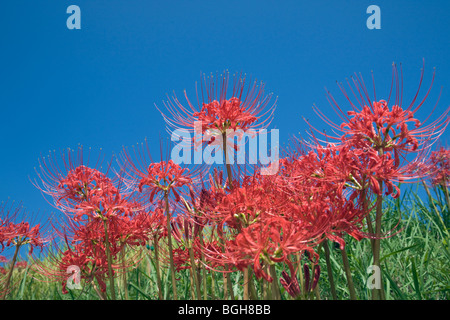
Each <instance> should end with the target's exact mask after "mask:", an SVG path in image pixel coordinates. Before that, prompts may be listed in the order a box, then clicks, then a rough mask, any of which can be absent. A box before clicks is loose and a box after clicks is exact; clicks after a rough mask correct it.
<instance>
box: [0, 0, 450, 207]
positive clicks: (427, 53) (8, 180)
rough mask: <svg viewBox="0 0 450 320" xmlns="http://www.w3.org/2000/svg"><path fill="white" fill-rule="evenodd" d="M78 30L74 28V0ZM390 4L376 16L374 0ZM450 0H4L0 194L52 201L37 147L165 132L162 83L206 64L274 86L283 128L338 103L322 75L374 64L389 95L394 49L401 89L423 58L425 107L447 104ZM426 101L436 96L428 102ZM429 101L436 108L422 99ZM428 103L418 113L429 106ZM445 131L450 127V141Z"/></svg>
mask: <svg viewBox="0 0 450 320" xmlns="http://www.w3.org/2000/svg"><path fill="white" fill-rule="evenodd" d="M71 4H75V5H78V6H79V7H80V9H81V30H68V29H67V27H66V19H67V18H68V16H69V14H67V13H66V9H67V7H68V6H69V5H71ZM371 4H375V5H378V6H379V7H380V8H381V29H380V30H369V29H368V28H367V27H366V20H367V18H368V17H369V14H367V13H366V9H367V7H368V6H369V5H371ZM449 15H450V2H449V1H436V0H433V1H387V0H383V1H382V0H376V1H364V0H351V1H348V0H345V1H344V0H339V1H324V0H316V1H298V0H297V1H265V0H254V1H246V0H240V1H234V0H227V1H194V0H191V1H148V0H127V1H123V0H122V1H117V0H108V1H100V0H95V1H92V0H89V1H87V0H71V1H64V0H60V1H50V0H33V1H30V0H29V1H4V2H2V5H1V17H0V46H1V50H0V66H1V78H0V106H1V111H2V112H1V117H0V139H1V150H2V151H1V152H2V155H1V157H0V181H1V183H0V201H4V200H7V199H8V197H10V198H11V199H14V200H16V201H23V203H24V205H25V206H26V207H27V208H29V209H30V210H38V209H39V210H40V211H41V212H42V211H43V212H49V211H51V210H52V208H51V207H50V206H49V205H48V204H47V203H46V202H45V201H44V199H43V197H42V196H41V194H40V192H39V191H38V190H37V189H36V188H35V187H34V186H33V185H32V184H31V183H30V181H29V179H30V177H31V178H34V177H35V174H34V167H35V166H37V165H38V157H39V156H40V155H41V154H42V155H47V154H48V151H49V150H57V151H58V150H61V149H65V148H67V147H71V148H75V147H76V146H77V145H78V144H79V143H80V144H83V145H84V146H85V147H92V148H93V149H98V148H100V147H101V148H103V151H104V153H105V154H106V155H107V156H109V155H111V154H112V153H113V152H116V153H117V152H119V151H120V149H121V147H122V145H125V146H130V145H133V144H136V143H140V142H142V141H143V140H144V138H145V137H147V138H148V139H149V140H150V141H154V142H155V148H154V150H155V153H157V152H158V150H159V148H158V146H157V144H158V139H159V136H160V135H165V130H164V126H165V124H164V121H163V119H162V118H161V116H160V115H159V113H158V111H157V110H156V108H155V107H154V103H156V104H158V105H161V102H162V100H164V99H165V95H166V93H171V92H172V91H173V90H174V91H175V92H176V93H178V94H179V95H181V94H182V90H184V89H186V90H187V91H188V94H191V96H193V95H194V94H195V86H194V84H195V81H198V80H199V76H200V72H205V73H210V72H216V71H222V70H224V69H228V70H229V71H230V72H235V71H243V72H245V73H247V74H251V75H252V76H253V77H256V78H257V79H259V80H262V81H264V83H265V85H266V89H267V91H268V92H273V93H274V95H276V96H278V107H277V112H276V115H275V120H274V122H273V127H276V128H279V129H280V140H281V141H280V142H281V143H282V142H286V141H287V139H288V137H289V135H291V134H296V133H298V132H303V131H304V130H305V129H306V125H305V123H304V122H303V120H302V118H301V117H302V116H305V117H308V118H309V119H310V120H311V121H312V123H313V124H315V125H316V126H317V127H318V128H322V129H326V128H327V127H326V125H325V124H323V123H322V122H321V121H320V120H318V118H317V116H315V115H314V114H313V113H312V110H311V106H312V105H313V103H315V104H317V105H318V106H319V107H320V108H321V109H322V110H324V112H326V113H329V114H330V115H332V114H333V112H332V110H331V107H330V106H329V105H328V102H327V100H326V98H325V95H324V93H325V91H324V87H327V88H328V89H329V90H330V91H331V92H332V93H334V95H335V96H337V97H340V98H341V96H340V94H339V93H340V91H339V89H338V87H337V86H336V84H335V81H336V80H339V81H344V80H345V78H346V77H348V76H350V75H352V74H353V73H354V72H361V73H362V75H363V76H364V77H365V79H366V80H367V82H370V72H371V70H373V71H374V74H375V79H376V83H377V95H378V97H379V98H381V97H382V96H383V94H387V93H388V89H389V85H390V81H391V64H392V62H397V63H402V65H403V71H404V88H405V92H404V95H405V101H409V100H410V99H412V94H413V93H414V92H415V90H416V89H417V86H418V82H419V76H420V68H421V67H422V59H423V58H425V62H426V73H425V80H424V86H425V87H426V86H427V85H428V84H429V82H430V80H431V76H432V68H433V67H436V69H437V76H436V82H435V85H434V88H433V91H432V94H431V95H430V98H429V100H428V103H427V104H426V105H425V107H424V109H427V108H429V107H431V106H433V105H434V103H435V101H436V97H437V95H438V92H439V89H440V87H441V86H443V94H442V97H441V101H440V103H439V106H438V110H437V111H436V112H437V114H438V113H439V112H442V111H443V110H445V109H446V108H447V107H448V105H449V104H450V59H449V57H450V42H449V34H450V19H449ZM425 111H426V110H425ZM423 114H426V112H424V113H423ZM419 115H420V114H419ZM448 137H449V133H448V131H447V132H446V133H445V136H444V139H446V140H447V142H448Z"/></svg>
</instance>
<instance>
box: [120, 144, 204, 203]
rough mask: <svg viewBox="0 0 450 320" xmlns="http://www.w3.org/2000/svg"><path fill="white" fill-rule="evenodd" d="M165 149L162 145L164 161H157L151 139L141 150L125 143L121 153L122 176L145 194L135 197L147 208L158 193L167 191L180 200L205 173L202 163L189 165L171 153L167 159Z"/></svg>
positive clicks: (134, 188)
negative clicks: (150, 143)
mask: <svg viewBox="0 0 450 320" xmlns="http://www.w3.org/2000/svg"><path fill="white" fill-rule="evenodd" d="M162 149H163V146H162V145H161V161H160V162H155V161H153V158H152V156H151V154H150V151H149V146H148V143H147V141H145V145H144V144H142V148H139V149H138V150H136V148H134V147H133V151H132V152H130V151H129V150H128V149H127V148H125V147H124V148H123V152H122V153H121V158H120V161H119V162H120V167H121V172H122V175H121V179H122V181H123V182H124V183H125V185H126V186H127V187H128V189H130V190H133V191H139V193H141V194H142V196H143V197H138V196H137V195H136V194H134V198H135V199H137V200H138V201H140V202H141V204H142V206H143V207H144V208H145V209H149V208H150V207H151V206H152V205H153V202H154V200H155V199H157V198H158V196H161V195H165V194H166V193H167V196H170V197H172V196H174V198H175V200H176V201H177V202H178V201H180V199H181V198H180V196H181V194H184V193H185V192H186V189H187V187H189V186H191V185H193V184H195V183H196V182H197V179H198V176H200V175H202V174H203V172H202V167H201V166H200V167H194V168H193V169H188V168H187V167H185V166H182V165H179V164H176V163H175V162H174V161H173V160H172V159H168V156H167V157H166V159H165V160H163V158H162V157H163V150H162ZM159 199H161V197H159Z"/></svg>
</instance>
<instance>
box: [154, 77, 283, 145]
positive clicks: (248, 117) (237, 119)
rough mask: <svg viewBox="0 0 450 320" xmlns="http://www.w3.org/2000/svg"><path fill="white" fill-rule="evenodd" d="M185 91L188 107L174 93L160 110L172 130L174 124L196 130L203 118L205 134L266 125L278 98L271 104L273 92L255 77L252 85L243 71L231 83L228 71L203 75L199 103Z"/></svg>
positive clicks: (202, 128) (178, 127) (192, 130)
mask: <svg viewBox="0 0 450 320" xmlns="http://www.w3.org/2000/svg"><path fill="white" fill-rule="evenodd" d="M250 82H251V81H250ZM230 89H231V90H230ZM184 95H185V98H186V101H187V105H188V106H187V107H185V106H183V105H182V104H181V103H180V101H179V100H178V98H177V97H176V96H173V98H172V100H171V99H170V98H169V100H168V101H167V102H164V105H165V107H166V109H167V113H164V112H162V111H161V110H160V112H161V114H162V115H163V117H164V120H165V121H166V123H167V125H168V131H169V132H172V130H171V129H169V128H172V129H183V130H186V131H188V132H190V133H195V132H194V130H195V129H194V128H195V123H196V122H198V121H201V133H202V134H203V133H205V132H206V131H207V130H210V129H213V130H219V131H220V132H221V133H222V134H225V133H226V130H227V129H233V130H234V131H237V130H239V129H241V130H243V131H246V130H248V129H253V130H257V129H263V128H267V126H268V125H269V124H270V122H271V121H272V117H273V113H274V111H275V105H276V101H275V102H274V103H273V104H271V105H270V100H271V98H272V94H269V95H265V93H264V85H263V84H260V85H258V83H257V81H256V80H255V82H254V83H253V85H247V79H246V77H245V76H242V74H241V75H235V76H233V81H232V84H231V86H230V75H229V73H228V72H224V73H223V74H221V75H219V74H217V75H216V76H213V75H211V76H210V77H206V76H205V75H203V77H202V81H201V101H200V98H199V93H198V92H197V104H198V106H194V105H193V104H192V103H191V101H190V100H189V99H188V97H187V94H186V91H185V92H184ZM158 110H159V109H158ZM197 138H198V137H197ZM194 141H195V137H194ZM199 143H200V144H201V143H202V142H201V141H200V142H199ZM199 143H196V145H198V144H199Z"/></svg>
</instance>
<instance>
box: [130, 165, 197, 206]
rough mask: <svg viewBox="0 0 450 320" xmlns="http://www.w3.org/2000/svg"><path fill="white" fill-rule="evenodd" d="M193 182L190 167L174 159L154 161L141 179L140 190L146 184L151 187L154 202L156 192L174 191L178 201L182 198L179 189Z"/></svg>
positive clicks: (151, 200)
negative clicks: (183, 165) (179, 163)
mask: <svg viewBox="0 0 450 320" xmlns="http://www.w3.org/2000/svg"><path fill="white" fill-rule="evenodd" d="M191 183H192V179H191V178H189V169H187V168H181V166H179V165H177V164H175V163H174V162H173V161H172V160H169V161H167V162H166V161H161V162H159V163H152V164H150V165H149V166H148V169H147V174H146V175H145V176H143V177H142V179H141V180H140V181H139V185H138V188H139V191H140V192H142V189H143V187H144V186H146V187H148V188H149V189H150V202H153V198H154V196H155V194H157V193H159V192H168V193H170V192H172V193H173V195H174V196H175V199H176V201H179V200H180V195H179V194H178V192H177V189H179V188H182V187H183V186H187V185H189V184H191Z"/></svg>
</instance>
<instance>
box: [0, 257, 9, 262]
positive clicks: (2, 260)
mask: <svg viewBox="0 0 450 320" xmlns="http://www.w3.org/2000/svg"><path fill="white" fill-rule="evenodd" d="M8 261H9V260H8V259H6V257H4V256H0V263H5V262H8Z"/></svg>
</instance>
